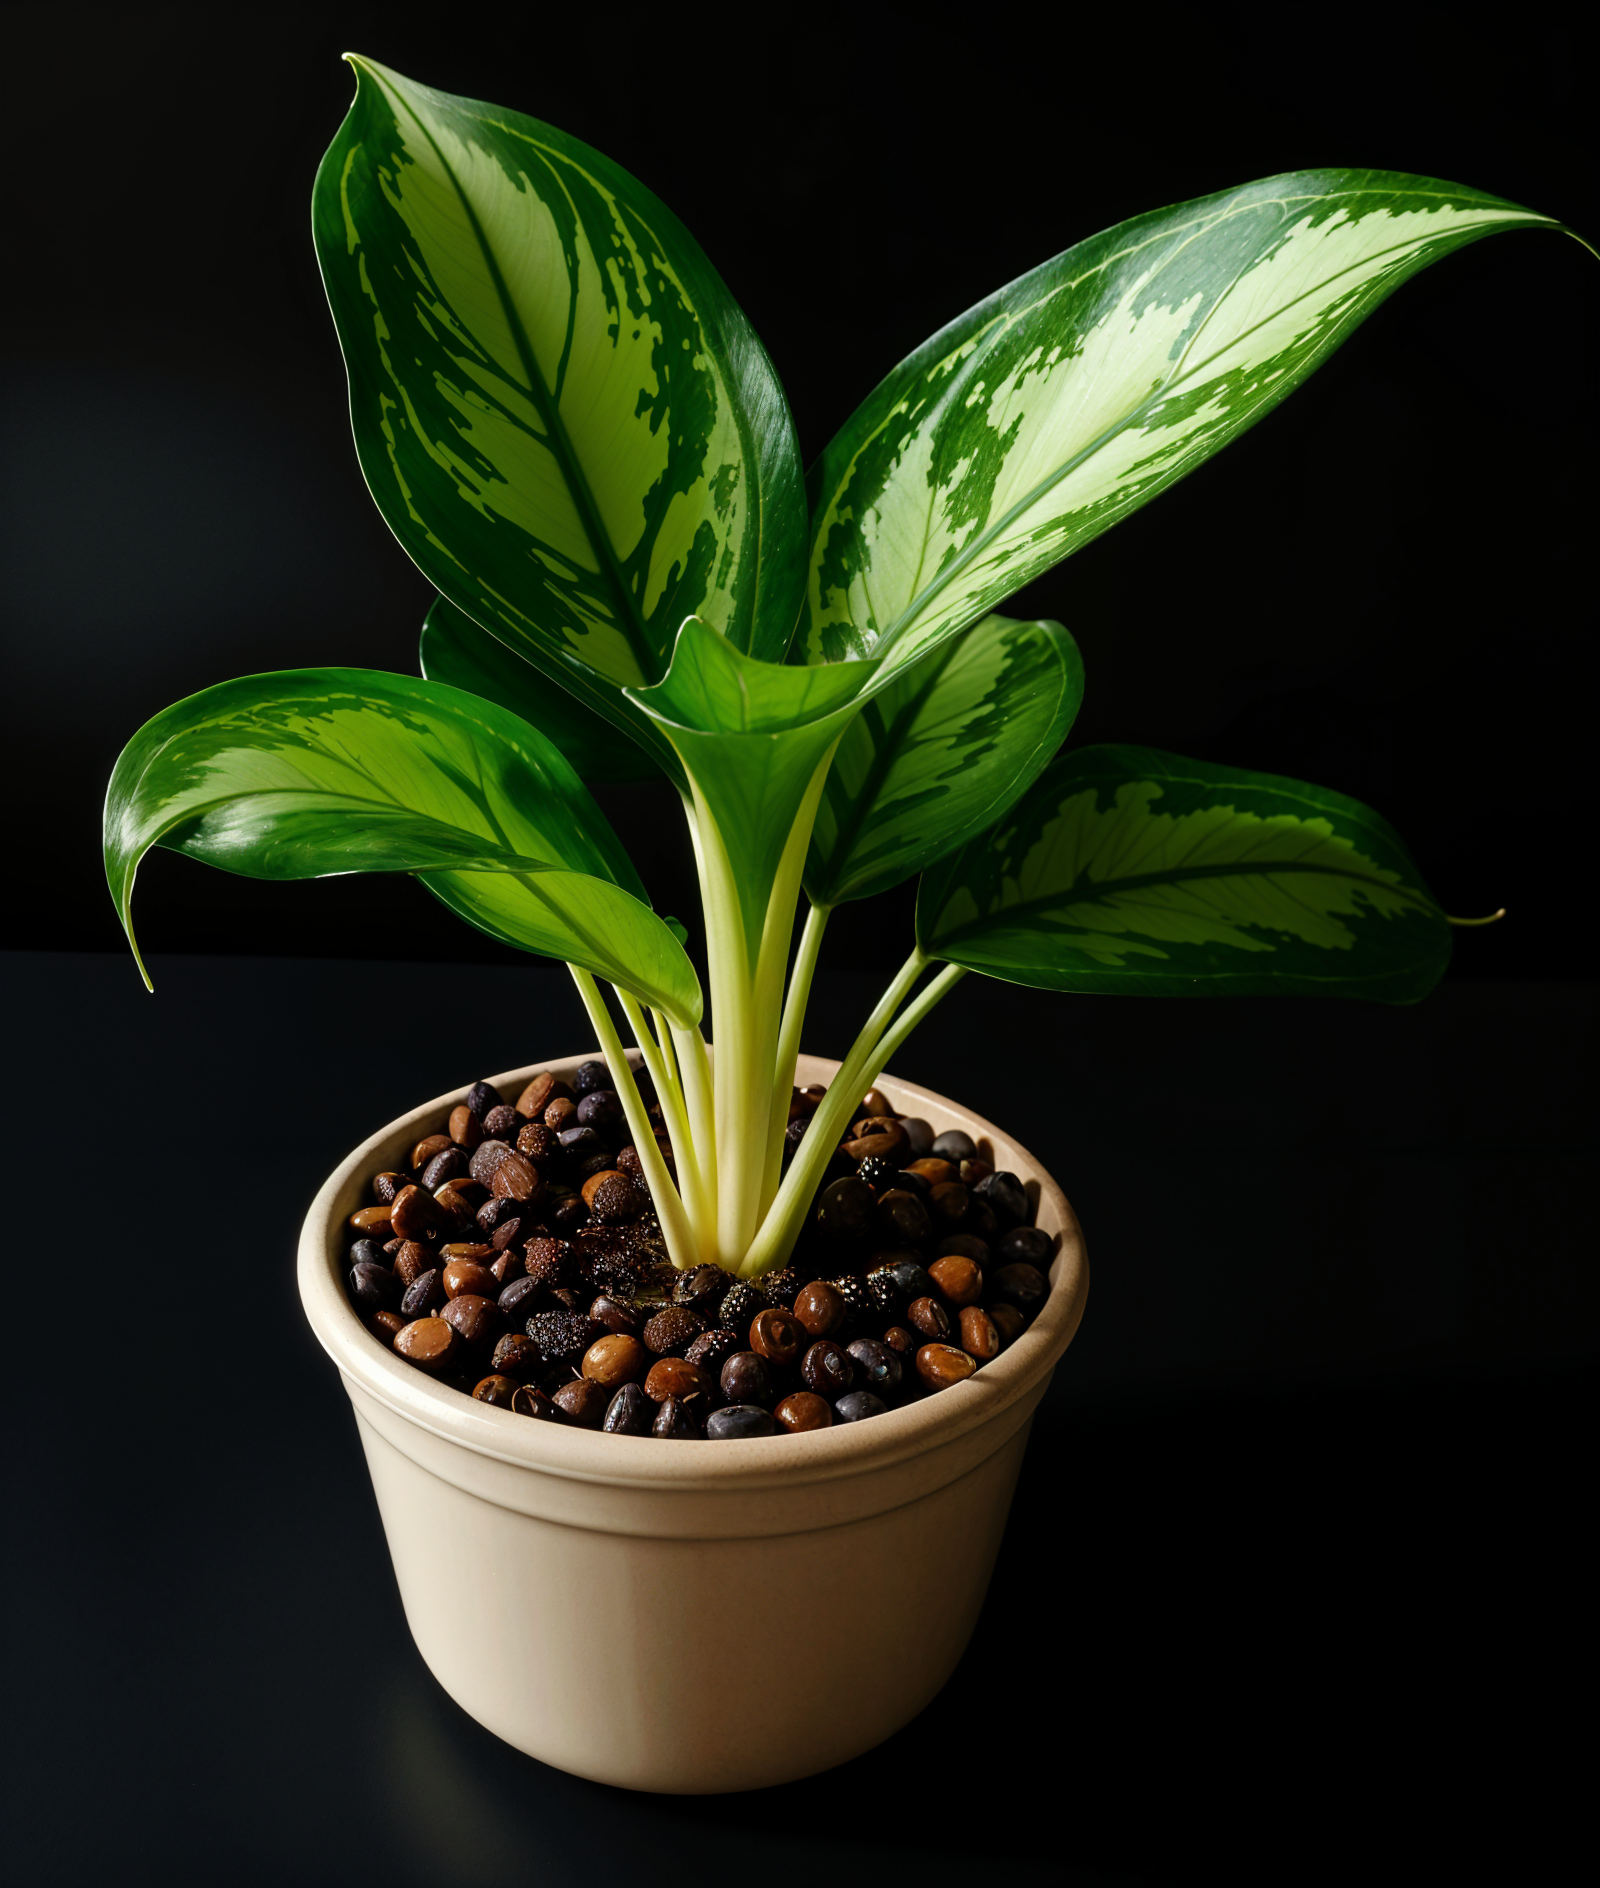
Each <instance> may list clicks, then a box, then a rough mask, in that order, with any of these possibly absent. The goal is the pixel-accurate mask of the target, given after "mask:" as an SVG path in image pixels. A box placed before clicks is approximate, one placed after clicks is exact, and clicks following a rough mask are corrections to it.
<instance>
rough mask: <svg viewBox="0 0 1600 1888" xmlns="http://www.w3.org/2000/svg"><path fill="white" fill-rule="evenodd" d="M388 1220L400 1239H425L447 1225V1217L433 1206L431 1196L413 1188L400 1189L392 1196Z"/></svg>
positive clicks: (440, 1209)
mask: <svg viewBox="0 0 1600 1888" xmlns="http://www.w3.org/2000/svg"><path fill="white" fill-rule="evenodd" d="M389 1218H390V1221H391V1222H392V1224H393V1226H394V1229H395V1232H396V1233H397V1234H398V1235H399V1237H400V1238H402V1239H426V1238H427V1237H428V1236H429V1234H430V1233H438V1232H442V1231H443V1230H444V1228H445V1226H446V1225H447V1224H448V1223H449V1215H448V1214H447V1213H445V1211H444V1210H443V1209H442V1208H441V1207H439V1206H436V1205H435V1204H434V1199H433V1195H432V1194H431V1193H425V1192H424V1191H423V1190H422V1188H421V1187H415V1186H413V1187H402V1188H401V1189H400V1191H399V1192H398V1193H397V1194H396V1195H395V1196H394V1204H393V1205H392V1206H391V1207H390V1208H389Z"/></svg>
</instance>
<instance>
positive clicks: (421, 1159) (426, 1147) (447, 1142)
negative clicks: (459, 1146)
mask: <svg viewBox="0 0 1600 1888" xmlns="http://www.w3.org/2000/svg"><path fill="white" fill-rule="evenodd" d="M454 1145H455V1143H454V1142H453V1141H452V1140H451V1138H450V1136H449V1135H448V1134H428V1135H425V1136H424V1137H423V1138H422V1139H421V1140H420V1141H418V1142H417V1144H416V1146H415V1147H413V1148H412V1150H411V1158H410V1160H409V1161H407V1162H406V1165H407V1166H408V1167H409V1168H410V1169H411V1171H412V1172H413V1173H416V1172H417V1171H418V1169H419V1168H422V1167H426V1166H427V1164H428V1162H429V1161H430V1160H432V1159H433V1157H434V1155H435V1154H442V1153H443V1152H444V1150H445V1149H446V1148H447V1147H453V1146H454Z"/></svg>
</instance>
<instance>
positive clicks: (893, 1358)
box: [850, 1337, 901, 1394]
mask: <svg viewBox="0 0 1600 1888" xmlns="http://www.w3.org/2000/svg"><path fill="white" fill-rule="evenodd" d="M850 1356H851V1358H852V1359H853V1360H854V1363H855V1367H856V1377H857V1379H858V1380H859V1381H860V1382H861V1383H862V1384H864V1385H865V1386H866V1388H867V1389H869V1390H882V1391H886V1392H888V1393H890V1394H893V1392H894V1391H896V1390H898V1389H899V1387H900V1376H901V1367H900V1359H899V1357H898V1356H897V1355H896V1354H895V1352H894V1351H893V1350H892V1349H891V1348H890V1346H889V1345H887V1344H885V1343H883V1342H882V1341H881V1340H880V1339H878V1338H876V1337H858V1338H857V1339H856V1341H855V1342H854V1343H853V1344H852V1345H851V1346H850ZM852 1394H854V1393H852Z"/></svg>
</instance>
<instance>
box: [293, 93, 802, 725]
mask: <svg viewBox="0 0 1600 1888" xmlns="http://www.w3.org/2000/svg"><path fill="white" fill-rule="evenodd" d="M352 64H353V65H354V66H355V68H356V75H357V90H356V97H355V101H354V103H353V104H352V105H351V108H350V113H349V116H348V117H347V118H346V119H345V122H344V124H343V125H342V126H341V128H340V130H339V133H338V135H337V137H336V138H335V139H334V141H333V144H332V147H331V148H330V149H329V151H328V154H327V156H326V157H325V158H324V159H323V162H322V166H321V168H320V170H319V171H318V174H317V182H316V188H315V191H314V194H313V202H312V211H313V217H312V220H313V230H314V233H315V237H316V244H317V253H318V257H319V259H320V261H321V265H322V273H323V280H324V283H325V285H326V287H327V291H328V299H329V302H330V304H331V306H332V309H333V316H334V321H335V324H336V325H337V327H338V330H339V339H340V343H341V345H342V346H343V348H344V354H345V363H346V366H347V368H348V371H349V377H350V410H351V417H352V420H353V423H354V427H355V436H356V447H357V451H358V453H359V455H360V459H361V465H362V469H363V471H364V472H365V473H366V477H367V483H368V485H369V486H370V488H371V490H372V493H373V496H374V498H375V499H376V500H377V502H378V506H379V509H380V510H381V511H382V512H383V515H384V517H385V518H386V519H387V520H388V522H389V525H390V527H391V528H392V529H393V531H394V532H395V534H396V536H397V537H398V538H399V539H400V542H401V543H402V544H403V545H404V546H405V548H406V550H407V551H409V552H410V554H411V555H412V557H413V558H415V560H416V561H417V563H418V564H419V565H420V566H421V568H422V569H423V570H424V571H425V572H426V573H427V575H428V576H429V577H430V578H431V579H432V580H433V582H434V583H435V585H436V586H437V587H438V589H439V590H440V591H441V592H443V594H444V595H445V596H447V597H448V598H449V599H450V601H451V602H452V603H454V604H455V605H456V606H457V607H458V608H459V609H461V610H464V611H465V612H466V614H467V615H468V616H469V617H471V618H472V619H473V620H474V621H476V622H478V623H481V624H483V625H485V626H486V627H488V628H491V629H492V630H493V631H494V633H495V634H496V635H497V636H499V637H501V639H502V640H504V641H506V642H508V643H509V644H510V645H511V646H512V647H513V648H515V649H517V650H519V651H520V652H522V653H524V654H526V656H527V658H528V660H529V661H530V662H533V663H534V664H535V665H536V666H538V667H541V668H543V669H546V670H548V671H549V673H551V674H552V675H554V676H556V677H558V678H559V679H560V680H561V682H562V684H563V686H565V687H566V688H568V689H570V690H571V691H572V693H574V694H575V695H577V696H578V697H579V699H580V700H582V701H583V702H584V703H585V704H586V705H587V706H589V707H590V708H593V709H594V710H595V711H596V712H597V713H599V714H601V715H603V716H605V717H606V718H607V719H610V720H613V721H616V722H618V724H619V725H621V726H623V727H624V728H626V729H627V730H628V732H629V733H630V734H632V735H633V736H634V738H635V739H636V740H638V741H640V742H641V744H642V745H644V746H646V747H647V748H649V749H651V750H652V751H659V749H660V744H659V739H658V737H657V736H656V734H655V732H654V730H653V729H652V728H651V727H650V725H649V723H648V722H647V721H645V720H643V719H642V718H641V717H639V716H638V715H636V714H635V713H634V712H633V711H632V709H631V708H630V706H629V704H628V703H627V701H626V700H625V699H624V698H623V697H622V695H621V693H620V692H619V691H620V690H621V688H622V687H623V686H626V685H632V684H648V683H651V682H654V681H656V680H658V679H659V677H660V676H661V674H662V673H663V672H664V670H665V669H666V666H667V661H668V657H669V655H670V653H671V649H672V645H673V641H674V639H675V637H676V635H677V631H678V628H679V625H680V624H681V623H682V621H683V619H684V617H685V616H686V615H688V614H689V613H690V612H691V611H698V612H699V613H700V614H701V615H702V616H703V617H704V618H705V620H706V621H707V622H709V623H710V624H712V625H713V627H714V628H716V629H717V630H718V631H720V632H721V633H722V634H723V635H725V636H727V637H728V638H729V640H730V641H731V642H732V643H733V644H734V646H735V647H736V648H740V649H748V650H751V651H753V652H754V653H756V654H757V655H762V656H766V655H775V656H776V655H781V654H782V653H783V651H784V648H785V647H786V645H787V642H788V639H789V636H790V633H791V631H792V629H793V625H794V622H795V618H796V613H797V610H798V607H799V601H800V591H801V586H802V583H803V569H804V558H805V515H804V514H805V506H804V497H803V492H802V489H801V482H800V477H799V471H798V467H799V459H798V454H797V450H796V446H795V441H794V428H793V423H792V421H791V419H790V416H789V411H788V407H787V405H786V403H785V400H784V396H783V391H782V388H781V387H780V385H779V383H778V380H777V377H776V375H775V374H774V373H773V371H772V367H771V364H770V362H769V361H768V360H767V358H766V355H765V354H764V352H763V351H762V348H761V344H760V342H759V341H758V340H757V339H756V336H755V333H754V331H753V330H752V329H751V327H750V325H749V323H748V321H746V319H745V317H744V315H743V314H742V312H741V311H740V309H739V307H738V305H737V304H736V303H735V302H734V300H733V298H732V296H731V295H729V293H728V291H727V289H726V288H725V287H724V285H723V283H722V282H721V280H720V279H719V278H718V276H717V274H716V272H715V271H714V270H713V269H712V267H711V265H710V263H709V262H707V260H706V258H705V257H704V255H703V254H702V253H701V251H700V248H699V246H698V245H697V244H696V243H695V241H694V239H693V237H691V236H690V235H689V233H688V231H687V230H685V229H684V228H683V226H682V224H680V223H679V222H678V220H677V218H676V217H674V216H673V215H672V213H671V212H670V211H669V210H667V209H666V207H665V206H664V205H663V204H661V203H659V202H657V200H656V199H655V198H654V197H653V196H652V195H651V194H650V193H649V191H647V190H645V189H644V188H643V187H642V186H641V185H640V184H638V183H637V182H635V180H634V179H633V178H631V177H630V176H628V174H627V173H626V172H625V171H623V170H622V169H621V168H620V167H619V166H617V165H616V164H614V163H612V162H611V161H610V160H609V159H608V158H605V157H603V156H602V155H601V154H600V153H599V152H597V151H593V150H590V149H589V147H588V146H587V145H584V144H581V143H579V141H578V140H577V139H576V138H571V137H568V136H567V135H566V134H565V133H564V132H560V131H557V130H554V129H553V128H552V127H550V126H549V125H545V124H541V123H539V122H538V121H537V120H535V119H532V118H527V117H524V116H523V115H522V114H521V113H520V112H513V111H507V110H504V109H503V108H501V107H499V106H495V105H486V104H480V103H478V102H476V101H474V100H471V99H464V98H455V97H451V96H450V95H448V94H446V93H443V92H435V91H430V90H429V89H428V88H427V87H425V86H421V85H417V84H414V83H413V82H412V81H411V80H409V79H406V78H402V77H401V76H400V75H399V74H398V73H395V72H391V71H389V70H388V69H387V68H385V67H383V66H380V65H376V64H374V63H373V62H372V61H370V60H367V59H356V58H352Z"/></svg>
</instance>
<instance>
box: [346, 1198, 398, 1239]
mask: <svg viewBox="0 0 1600 1888" xmlns="http://www.w3.org/2000/svg"><path fill="white" fill-rule="evenodd" d="M393 1212H394V1207H393V1206H392V1205H390V1206H363V1207H362V1208H361V1209H360V1211H359V1212H355V1213H352V1214H351V1215H350V1230H351V1231H352V1232H353V1233H354V1234H355V1236H356V1237H357V1238H358V1239H376V1240H377V1241H378V1243H379V1244H380V1245H381V1244H382V1243H383V1241H384V1240H385V1239H387V1238H388V1237H389V1231H390V1226H389V1220H390V1216H391V1214H392V1213H393Z"/></svg>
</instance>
